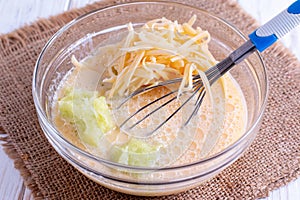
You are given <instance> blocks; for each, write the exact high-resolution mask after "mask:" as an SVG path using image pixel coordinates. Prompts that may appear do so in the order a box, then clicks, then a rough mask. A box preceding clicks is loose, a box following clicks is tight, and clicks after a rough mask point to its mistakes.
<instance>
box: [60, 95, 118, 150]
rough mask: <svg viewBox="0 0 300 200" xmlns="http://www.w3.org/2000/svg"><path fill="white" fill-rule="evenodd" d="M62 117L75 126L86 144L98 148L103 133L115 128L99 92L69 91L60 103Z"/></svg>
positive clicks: (103, 98)
mask: <svg viewBox="0 0 300 200" xmlns="http://www.w3.org/2000/svg"><path fill="white" fill-rule="evenodd" d="M58 109H59V113H60V115H61V117H62V118H63V119H65V120H66V121H68V122H69V123H72V124H74V126H75V128H76V129H77V132H78V135H79V138H80V139H81V141H82V142H83V143H85V144H88V145H90V146H94V147H97V145H98V144H99V141H100V139H101V137H102V136H103V133H106V132H107V131H109V130H110V129H112V128H113V127H114V124H113V121H112V119H111V116H110V111H109V108H108V106H107V104H106V101H105V97H98V93H97V92H92V91H85V90H80V89H74V90H67V91H66V95H65V96H64V97H63V98H62V99H60V100H59V101H58Z"/></svg>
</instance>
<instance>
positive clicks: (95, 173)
mask: <svg viewBox="0 0 300 200" xmlns="http://www.w3.org/2000/svg"><path fill="white" fill-rule="evenodd" d="M194 14H195V15H197V16H198V17H197V21H196V22H195V25H196V26H200V27H202V29H204V30H208V31H209V32H210V34H211V38H212V40H211V42H210V50H211V52H212V54H213V55H214V56H215V58H216V59H217V60H222V59H223V58H225V57H226V55H228V54H229V53H230V52H231V51H232V50H234V49H236V48H237V47H239V46H240V45H241V44H243V42H245V41H246V37H245V36H244V35H243V34H242V33H241V32H240V31H239V30H237V29H236V28H235V27H234V26H232V25H231V24H230V23H228V22H226V21H225V20H223V19H220V18H218V17H216V16H214V15H213V14H211V13H208V12H206V11H204V10H201V9H198V8H194V7H190V6H187V5H182V4H178V3H166V2H136V3H128V4H121V5H116V6H112V7H107V8H103V9H99V10H95V11H93V12H90V13H88V14H85V15H83V16H81V17H79V18H77V19H75V20H73V21H71V22H70V23H68V24H67V25H65V26H64V27H63V28H62V29H60V30H59V31H58V32H57V33H56V34H55V35H54V36H53V37H52V38H51V39H50V40H49V42H48V43H47V44H46V46H45V47H44V48H43V50H42V52H41V54H40V56H39V58H38V60H37V63H36V67H35V70H34V76H33V87H32V89H33V98H34V103H35V107H36V110H37V114H38V119H39V122H40V125H41V127H42V129H43V131H44V133H45V135H46V137H47V139H48V140H49V142H50V144H51V145H52V146H53V147H54V148H55V150H56V151H57V152H58V153H59V154H60V155H61V156H62V157H63V158H64V159H65V160H67V161H68V162H69V163H70V164H72V165H73V166H74V167H75V168H76V169H78V170H79V171H80V172H81V173H83V174H84V175H85V176H87V177H89V178H90V179H92V180H94V181H95V182H97V183H99V184H101V185H103V186H105V187H107V188H110V189H112V190H116V191H119V192H123V193H127V194H133V195H143V196H158V195H168V194H174V193H178V192H181V191H185V190H187V189H190V188H194V187H197V186H198V185H199V184H201V183H203V182H204V181H207V180H209V179H211V178H212V177H213V176H215V175H216V174H218V173H220V172H221V171H222V170H223V169H224V168H226V167H228V166H229V165H230V164H232V163H233V162H234V161H235V160H236V159H238V158H239V157H240V156H241V155H242V154H243V152H244V151H245V150H246V149H247V147H249V145H250V144H251V143H252V141H253V140H254V138H255V136H256V134H257V133H258V131H259V127H260V124H261V121H262V115H263V112H264V109H265V106H266V99H267V93H268V82H267V77H266V69H265V66H264V64H263V62H262V59H261V57H260V55H259V53H257V52H255V53H254V54H252V55H251V56H250V57H248V59H247V60H245V61H243V62H242V63H240V64H239V66H236V67H234V68H233V69H232V70H231V71H230V73H231V75H232V76H233V77H234V78H235V80H236V81H237V82H238V84H239V85H240V87H241V89H242V92H243V93H244V96H245V98H246V105H247V110H248V116H247V127H246V132H245V133H244V134H243V135H242V137H241V138H240V139H238V140H237V141H236V142H235V143H233V144H232V145H230V146H229V147H227V148H226V149H224V150H223V151H221V152H219V153H217V154H215V155H212V156H210V157H207V158H205V159H202V160H199V161H197V162H195V163H189V164H186V165H182V166H176V167H163V168H145V167H132V166H126V165H122V164H118V163H114V162H111V161H109V160H105V159H102V158H99V157H96V156H95V155H91V154H90V153H88V152H86V151H84V150H82V149H80V148H78V147H76V146H75V145H74V144H72V143H71V142H69V141H68V140H67V139H66V138H65V137H64V136H63V135H62V134H61V133H60V132H59V131H58V130H57V129H56V127H55V126H54V124H53V122H52V120H51V109H52V107H51V103H52V102H53V96H54V92H55V91H56V90H57V89H58V83H59V82H60V81H61V80H62V79H63V77H64V75H65V74H66V73H67V72H68V71H69V70H71V68H72V65H71V63H70V60H71V56H72V55H75V56H76V57H77V58H78V59H79V60H80V59H82V58H84V57H85V56H87V55H88V54H89V53H90V52H91V51H92V50H93V49H94V48H95V47H96V46H97V44H99V43H101V42H102V41H105V40H107V39H108V38H110V37H113V36H114V35H116V34H118V33H119V32H121V31H124V30H125V29H126V26H124V25H125V24H127V23H128V22H132V24H133V25H134V26H136V27H139V26H141V25H142V24H144V23H145V22H147V21H149V20H152V19H156V18H161V17H166V18H168V19H170V20H178V21H179V22H180V23H182V22H186V21H188V20H189V19H190V18H191V16H193V15H194Z"/></svg>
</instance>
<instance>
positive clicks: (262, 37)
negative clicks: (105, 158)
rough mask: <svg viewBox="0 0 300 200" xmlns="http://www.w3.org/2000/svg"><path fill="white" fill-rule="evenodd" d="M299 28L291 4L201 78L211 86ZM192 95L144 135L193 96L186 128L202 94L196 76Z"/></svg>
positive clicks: (299, 12)
mask: <svg viewBox="0 0 300 200" xmlns="http://www.w3.org/2000/svg"><path fill="white" fill-rule="evenodd" d="M299 24H300V1H299V0H298V1H296V2H294V3H293V4H291V5H290V6H289V7H288V8H287V9H286V10H284V11H282V12H281V13H280V14H278V15H277V16H275V17H274V18H273V19H271V20H270V21H269V22H267V23H266V24H264V25H263V26H261V27H259V28H258V29H256V30H255V31H254V32H252V33H251V34H250V35H249V39H250V40H248V41H246V42H245V43H244V44H243V45H241V46H240V47H239V48H238V49H236V50H235V51H233V52H232V53H231V54H230V55H229V56H228V57H227V58H225V59H224V60H222V61H221V62H219V63H218V64H217V65H215V66H214V67H211V68H210V69H208V70H207V71H206V72H205V75H206V77H207V79H208V81H209V84H210V85H212V84H214V83H215V82H216V81H217V80H218V79H219V78H220V77H221V76H223V75H224V74H225V73H226V72H228V71H229V70H230V69H231V68H232V67H233V66H235V65H236V64H238V63H240V62H241V61H243V60H244V59H245V58H247V57H248V56H249V55H250V54H251V53H253V52H254V51H256V50H258V51H260V52H262V51H264V50H265V49H266V48H268V47H270V46H271V45H272V44H273V43H275V42H276V41H277V39H279V38H281V37H283V36H284V35H285V34H286V33H288V32H289V31H291V30H292V29H294V28H295V27H296V26H297V25H299ZM181 81H182V79H181V78H176V79H171V80H167V81H163V82H159V83H158V84H156V85H154V86H148V87H143V88H140V89H138V90H136V91H134V92H133V93H131V94H130V95H128V96H127V97H126V98H125V99H124V100H123V101H122V102H121V103H120V104H119V106H118V108H120V107H122V106H123V105H124V104H125V103H126V102H127V101H128V100H130V99H131V98H133V97H135V96H137V95H139V94H141V93H144V92H146V91H150V90H152V89H154V88H158V87H163V86H167V85H170V84H174V83H179V82H181ZM192 90H193V92H192V93H191V95H190V96H189V97H188V98H187V99H186V100H185V101H183V103H182V104H181V105H180V106H179V107H178V108H177V109H176V110H175V111H174V112H173V113H171V114H170V115H169V116H168V117H167V118H166V119H165V120H164V121H162V122H161V123H160V124H158V125H157V126H156V127H155V128H154V129H153V130H151V131H150V132H148V133H147V134H146V135H148V136H149V135H152V134H153V133H154V132H156V131H157V130H158V129H160V128H161V127H162V126H163V125H164V124H165V123H167V122H168V121H169V120H170V119H171V118H172V117H174V115H175V114H176V113H177V112H178V111H180V110H181V109H182V108H183V107H184V106H185V105H186V104H187V103H188V102H189V101H190V100H191V99H192V98H193V97H195V95H198V96H197V100H196V102H195V104H194V109H193V110H192V111H191V114H190V115H189V117H188V119H187V120H186V121H185V123H184V124H183V126H186V125H188V124H189V122H190V121H191V119H192V118H193V116H195V115H196V114H197V112H198V111H199V108H200V106H201V104H202V102H203V99H204V96H205V94H206V91H205V87H204V85H203V82H202V80H201V77H200V75H195V76H194V77H193V89H192ZM177 92H178V89H175V90H172V91H171V92H169V93H167V94H165V95H163V96H161V97H159V98H157V99H155V100H154V101H151V102H150V103H148V104H146V105H144V106H143V107H141V108H140V109H138V110H137V111H136V112H134V113H133V114H131V115H130V116H129V117H128V118H126V119H125V120H124V121H123V122H121V124H120V125H119V127H120V128H122V127H125V126H126V124H127V123H128V122H129V120H131V119H132V118H133V117H134V116H136V115H137V114H138V113H140V112H141V111H143V110H145V109H146V108H148V107H149V106H152V105H154V104H156V103H158V102H159V101H161V100H163V99H165V98H167V97H168V96H170V95H173V94H175V93H177ZM176 98H177V96H176V95H175V96H174V97H172V98H171V99H169V100H167V101H166V102H164V103H162V104H161V105H159V106H157V107H156V108H155V109H154V110H152V111H150V112H148V113H147V114H145V116H143V117H142V118H141V119H139V120H137V121H136V122H134V123H133V124H131V125H130V126H129V127H127V130H130V129H133V128H134V127H136V126H137V125H138V124H140V123H142V122H143V121H144V120H145V119H147V118H148V117H149V116H151V115H152V114H153V113H155V112H157V111H159V110H160V109H162V108H163V107H165V106H166V105H168V104H169V103H171V102H172V101H174V100H176Z"/></svg>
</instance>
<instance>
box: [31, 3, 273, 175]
mask: <svg viewBox="0 0 300 200" xmlns="http://www.w3.org/2000/svg"><path fill="white" fill-rule="evenodd" d="M139 4H151V5H155V4H165V5H175V6H181V7H186V8H189V9H194V10H197V11H198V12H201V13H203V14H205V15H207V16H209V17H212V18H214V19H216V20H218V21H220V22H221V23H223V24H225V25H226V26H227V27H229V28H230V29H231V30H233V31H234V32H235V33H236V34H237V35H238V36H240V37H241V39H243V40H244V41H247V38H246V36H245V35H244V34H243V33H242V32H241V31H240V30H239V29H238V28H236V27H235V26H234V25H233V24H231V23H230V22H228V21H227V20H225V19H223V18H221V17H218V16H217V15H215V14H213V13H210V12H208V11H206V10H204V9H201V8H198V7H193V6H191V5H187V4H183V3H178V2H168V1H161V0H155V1H138V2H127V3H121V4H117V5H110V6H106V7H103V8H100V9H94V10H92V11H90V12H87V13H85V14H83V15H81V16H79V17H77V18H75V19H73V20H71V21H70V22H68V23H67V24H66V25H64V26H63V27H62V28H60V29H59V30H58V31H57V32H56V33H55V34H54V35H53V36H52V37H51V38H50V39H49V40H48V41H47V43H46V44H45V46H44V47H43V49H42V50H41V53H40V54H39V56H38V59H37V61H36V64H35V68H34V71H33V78H32V96H33V101H34V105H35V108H36V110H37V116H38V119H39V121H40V123H41V121H42V122H43V123H44V122H46V123H47V125H48V128H50V129H51V131H53V133H54V134H55V135H56V136H58V139H59V140H60V141H61V142H63V143H64V144H65V145H67V146H68V147H69V148H71V149H72V150H74V151H76V152H77V153H80V154H81V155H84V156H86V157H88V158H90V159H93V160H94V161H97V162H101V163H104V164H107V165H111V166H116V167H121V168H124V169H131V170H143V171H144V170H150V171H153V170H159V171H163V170H170V169H172V170H173V169H182V168H187V167H191V166H195V165H199V164H204V163H206V162H209V161H211V160H214V159H216V158H218V157H220V156H222V155H224V154H226V153H227V152H229V151H230V150H231V149H233V148H235V147H236V146H238V145H239V144H240V143H241V142H243V141H244V139H245V138H246V137H247V136H248V135H249V134H250V133H251V132H252V131H253V129H254V128H255V127H256V126H257V125H258V124H259V122H260V120H261V118H262V116H263V113H264V110H265V108H266V104H267V99H268V94H269V82H268V77H267V69H266V66H265V63H264V62H263V59H262V57H261V54H260V53H259V52H258V51H257V50H256V51H255V52H254V54H256V55H257V57H258V59H259V61H260V63H261V64H262V67H263V74H264V75H265V76H264V80H263V81H264V82H265V83H266V91H265V95H264V96H263V95H262V98H263V102H262V105H261V108H260V111H259V114H258V116H257V118H256V119H255V120H254V122H253V124H252V125H251V127H250V128H249V129H248V130H247V131H246V132H245V133H244V134H243V135H242V136H241V137H240V138H239V139H238V140H236V141H235V142H234V143H232V144H231V145H229V146H228V147H226V148H225V149H223V150H222V151H220V152H218V153H216V154H213V155H211V156H208V157H205V158H203V159H200V160H198V161H195V162H192V163H188V164H183V165H178V166H174V167H139V166H129V165H125V164H120V163H117V162H113V161H110V160H106V159H104V158H101V157H98V156H95V155H93V154H91V153H89V152H87V151H85V150H82V149H80V148H79V147H76V146H75V145H73V144H72V143H71V142H70V141H68V140H67V139H66V138H64V137H63V136H62V134H60V132H59V131H58V130H57V129H56V128H55V126H54V125H53V123H52V122H51V121H50V120H49V119H48V117H47V115H46V112H45V111H44V109H43V108H42V105H41V103H40V98H39V96H38V94H39V93H38V91H37V89H36V87H37V81H36V78H37V74H38V70H39V66H40V63H41V60H42V59H43V56H44V53H45V52H46V50H47V49H48V47H49V46H50V45H51V44H52V43H53V42H54V41H55V40H56V38H57V37H58V36H60V35H61V34H62V33H63V32H64V31H66V30H67V29H68V28H70V27H71V26H73V25H74V24H76V23H77V22H79V21H80V20H82V19H84V18H86V17H89V16H90V15H93V14H95V13H98V12H103V11H106V10H109V9H116V8H120V7H123V6H130V5H139ZM43 132H44V134H48V133H47V132H46V131H44V130H43ZM51 137H52V136H51ZM51 145H52V144H51Z"/></svg>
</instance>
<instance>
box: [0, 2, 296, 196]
mask: <svg viewBox="0 0 300 200" xmlns="http://www.w3.org/2000/svg"><path fill="white" fill-rule="evenodd" d="M94 1H95V0H59V1H57V0H56V1H55V0H52V1H51V0H9V1H7V0H0V34H3V33H8V32H10V31H12V30H14V29H17V28H19V27H21V26H22V25H24V24H26V23H30V22H33V21H34V20H36V19H38V18H43V17H49V16H50V15H55V14H58V13H61V12H64V11H67V10H69V9H71V8H78V7H82V6H84V5H86V4H88V3H92V2H94ZM293 1H294V0H276V1H274V0H264V1H259V0H252V1H249V0H238V2H239V3H240V4H241V6H242V7H244V8H245V10H246V11H248V12H249V13H251V14H252V15H253V16H254V17H255V18H256V19H257V20H258V21H259V22H261V23H264V22H266V21H267V20H268V19H270V17H272V16H273V15H274V14H275V13H278V12H280V11H281V10H282V9H283V8H285V7H287V6H288V5H289V4H290V3H292V2H293ZM282 41H283V42H284V44H285V45H286V46H287V47H288V48H289V49H290V50H291V51H292V52H293V53H294V54H295V55H296V56H297V57H298V58H299V60H300V27H298V28H297V29H296V30H295V31H293V32H292V33H290V34H289V35H287V36H286V37H284V38H283V40H282ZM15 199H33V197H32V195H31V192H30V190H29V189H28V188H26V186H24V184H23V180H22V178H21V176H20V173H19V171H17V170H16V169H15V168H14V165H13V160H11V159H10V158H8V157H7V155H6V154H5V153H4V151H3V149H2V146H1V147H0V200H15ZM266 199H268V200H271V199H272V200H279V199H295V200H298V199H300V178H298V179H297V180H296V181H294V182H292V183H290V184H288V185H287V186H284V187H281V188H280V189H278V190H275V191H273V192H272V193H271V195H270V197H269V198H266Z"/></svg>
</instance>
